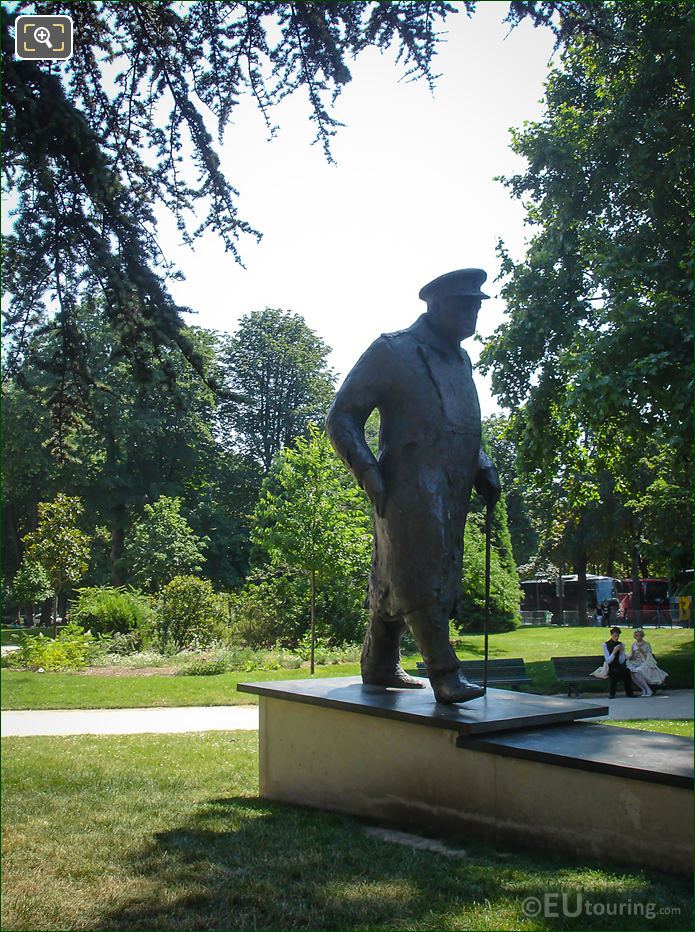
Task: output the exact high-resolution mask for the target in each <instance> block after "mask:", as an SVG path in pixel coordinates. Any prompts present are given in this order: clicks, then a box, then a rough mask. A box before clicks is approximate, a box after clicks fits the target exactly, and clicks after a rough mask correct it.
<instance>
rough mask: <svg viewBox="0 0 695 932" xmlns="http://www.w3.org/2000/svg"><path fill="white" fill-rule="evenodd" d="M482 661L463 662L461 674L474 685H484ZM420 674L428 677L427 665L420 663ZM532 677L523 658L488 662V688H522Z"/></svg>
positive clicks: (506, 658)
mask: <svg viewBox="0 0 695 932" xmlns="http://www.w3.org/2000/svg"><path fill="white" fill-rule="evenodd" d="M483 667H484V661H482V660H462V661H461V672H462V673H463V675H464V676H465V677H466V679H467V680H470V681H471V682H473V683H482V681H483ZM417 669H418V673H420V674H421V675H422V676H427V671H426V670H425V665H424V663H422V662H419V663H418V665H417ZM530 682H531V677H530V676H529V675H528V673H527V672H526V665H525V663H524V661H523V660H522V658H521V657H505V658H503V659H501V660H488V664H487V683H488V686H521V685H523V684H525V683H530Z"/></svg>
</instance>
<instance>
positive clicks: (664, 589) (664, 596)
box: [618, 579, 671, 625]
mask: <svg viewBox="0 0 695 932" xmlns="http://www.w3.org/2000/svg"><path fill="white" fill-rule="evenodd" d="M619 582H620V591H619V592H618V601H619V603H620V616H621V618H622V619H623V621H625V623H626V624H630V625H634V624H645V625H655V624H657V625H658V624H664V625H667V624H670V622H671V613H670V607H669V585H668V579H640V581H639V583H640V603H641V605H640V617H639V620H638V619H637V618H636V617H635V607H634V605H633V602H634V599H633V593H632V580H631V579H621V580H620V581H619Z"/></svg>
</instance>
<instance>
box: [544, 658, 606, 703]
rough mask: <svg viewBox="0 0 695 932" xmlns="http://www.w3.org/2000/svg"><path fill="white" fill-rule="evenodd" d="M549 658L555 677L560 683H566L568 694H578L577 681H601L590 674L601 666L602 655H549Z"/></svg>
mask: <svg viewBox="0 0 695 932" xmlns="http://www.w3.org/2000/svg"><path fill="white" fill-rule="evenodd" d="M550 660H551V663H552V665H553V672H554V673H555V678H556V679H557V680H559V681H560V682H561V683H566V684H567V695H568V696H575V697H578V696H579V683H588V682H591V683H600V682H602V681H601V680H598V679H596V678H595V677H593V676H591V675H590V674H591V673H593V671H594V670H595V669H596V668H597V667H600V666H601V664H602V663H603V657H599V656H596V655H592V656H591V657H551V658H550Z"/></svg>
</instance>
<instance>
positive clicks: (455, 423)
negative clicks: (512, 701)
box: [327, 314, 489, 617]
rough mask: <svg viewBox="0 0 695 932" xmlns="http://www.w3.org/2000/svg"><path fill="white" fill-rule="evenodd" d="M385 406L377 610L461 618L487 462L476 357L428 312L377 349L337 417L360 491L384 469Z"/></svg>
mask: <svg viewBox="0 0 695 932" xmlns="http://www.w3.org/2000/svg"><path fill="white" fill-rule="evenodd" d="M375 408H378V409H379V413H380V416H381V430H380V437H379V452H378V457H377V461H378V465H379V469H380V470H381V473H382V475H383V478H384V482H385V487H386V499H385V505H384V508H383V514H381V515H378V514H375V542H374V556H373V561H372V572H371V577H370V585H369V597H370V608H371V610H372V612H373V613H374V612H376V613H379V614H381V615H384V616H391V617H397V616H400V615H403V614H407V613H408V612H412V611H415V610H416V609H421V608H427V607H428V606H432V607H436V606H438V607H439V608H440V609H444V610H447V611H449V612H450V617H456V616H457V613H458V602H459V597H460V586H461V561H462V556H463V531H464V526H465V522H466V516H467V513H468V503H469V499H470V494H471V489H472V486H473V483H474V481H475V478H476V474H477V472H478V470H479V468H480V467H481V465H482V464H483V462H484V461H487V458H486V457H485V455H484V454H481V450H480V440H481V427H480V405H479V403H478V396H477V393H476V390H475V385H474V383H473V377H472V367H471V362H470V359H469V358H468V355H467V353H466V352H465V351H464V350H463V349H461V348H460V347H458V346H457V347H452V346H451V345H450V344H448V343H446V342H445V341H444V340H443V339H442V338H441V337H439V336H438V335H437V334H436V333H435V331H434V330H432V329H431V328H430V326H429V324H428V321H427V315H426V314H423V315H422V316H421V317H420V318H419V319H418V320H417V321H416V322H415V323H414V324H413V326H412V327H409V328H408V329H407V330H402V331H400V332H398V333H388V334H383V335H382V336H380V337H379V338H378V339H377V340H375V342H374V343H372V345H371V346H370V347H369V349H368V350H367V351H366V352H365V353H364V355H363V356H362V357H361V358H360V359H359V361H358V362H357V364H356V365H355V366H354V368H353V369H352V371H351V372H350V373H349V375H348V376H347V378H346V379H345V382H344V384H343V385H342V387H341V389H340V391H339V392H338V394H337V396H336V399H335V402H334V404H333V406H332V408H331V410H330V412H329V415H328V419H327V430H328V433H329V436H330V437H331V440H332V442H333V445H334V447H335V449H336V451H337V453H338V455H339V456H340V457H341V458H342V459H343V461H344V462H345V463H346V465H347V466H348V468H349V469H350V471H351V472H352V473H353V475H354V476H355V478H356V479H357V481H358V482H359V483H360V484H362V477H363V476H364V473H365V471H366V470H367V469H368V467H369V466H373V465H374V463H375V458H374V455H373V454H372V451H371V450H370V449H369V447H368V445H367V443H366V442H365V437H364V424H365V421H366V419H367V418H368V417H369V415H370V413H371V412H372V411H373V410H374V409H375ZM481 456H482V457H483V459H482V460H481ZM487 462H489V461H487Z"/></svg>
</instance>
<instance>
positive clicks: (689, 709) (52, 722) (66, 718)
mask: <svg viewBox="0 0 695 932" xmlns="http://www.w3.org/2000/svg"><path fill="white" fill-rule="evenodd" d="M591 701H592V702H596V703H597V704H598V703H601V704H603V705H605V704H606V703H608V707H609V709H610V712H609V714H608V715H607V716H603V717H604V718H613V719H640V718H646V719H659V718H662V719H663V718H671V719H691V718H692V717H693V690H692V689H675V690H673V691H671V692H669V691H667V692H665V693H657V695H656V696H652V697H650V698H649V699H625V698H624V697H618V698H616V699H610V700H609V699H599V698H596V697H592V699H591ZM600 720H601V718H597V721H600ZM257 728H258V706H255V705H229V706H226V705H225V706H219V705H218V706H200V707H196V706H193V707H184V708H175V709H84V710H79V709H75V710H73V709H57V710H55V711H53V710H50V711H48V710H47V711H33V710H31V711H22V712H3V713H2V714H1V716H0V732H1V733H2V735H3V737H12V736H15V737H22V736H28V735H138V734H152V733H154V734H173V733H181V732H187V731H188V732H190V731H236V730H244V731H253V730H255V729H257Z"/></svg>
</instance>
